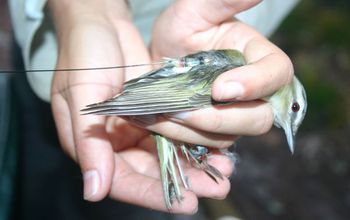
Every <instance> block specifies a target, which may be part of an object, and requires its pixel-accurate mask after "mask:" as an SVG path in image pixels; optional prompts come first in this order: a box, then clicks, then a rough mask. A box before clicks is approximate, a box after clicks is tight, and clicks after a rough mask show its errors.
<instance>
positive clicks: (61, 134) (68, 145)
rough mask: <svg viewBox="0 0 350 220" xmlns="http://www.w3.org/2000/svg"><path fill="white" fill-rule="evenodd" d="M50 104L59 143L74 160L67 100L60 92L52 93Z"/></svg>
mask: <svg viewBox="0 0 350 220" xmlns="http://www.w3.org/2000/svg"><path fill="white" fill-rule="evenodd" d="M51 106H52V113H53V117H54V120H55V125H56V129H57V131H58V132H57V134H58V138H59V140H60V144H61V146H62V148H63V149H64V151H65V152H66V153H67V154H68V155H69V156H70V157H72V158H73V159H74V160H76V154H75V148H74V138H73V136H72V134H73V129H72V121H71V115H70V111H69V107H68V105H67V102H66V100H65V99H64V98H63V97H62V95H61V94H60V93H53V95H52V99H51Z"/></svg>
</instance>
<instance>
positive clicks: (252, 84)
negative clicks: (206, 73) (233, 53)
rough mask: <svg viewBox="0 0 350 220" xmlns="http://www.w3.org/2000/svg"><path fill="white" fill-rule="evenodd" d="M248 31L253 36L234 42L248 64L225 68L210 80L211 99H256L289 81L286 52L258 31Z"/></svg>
mask: <svg viewBox="0 0 350 220" xmlns="http://www.w3.org/2000/svg"><path fill="white" fill-rule="evenodd" d="M237 26H239V27H241V28H242V29H243V28H245V29H247V30H241V31H245V32H255V31H254V30H251V28H249V27H247V26H246V25H242V24H240V25H237ZM235 28H238V27H235ZM250 35H253V36H255V37H250V38H249V39H250V40H249V41H247V42H243V43H242V42H240V43H237V45H236V46H238V47H242V48H241V49H243V53H244V56H245V58H246V60H247V63H248V65H245V66H242V67H240V68H236V69H233V70H230V71H227V72H225V73H223V74H221V75H220V76H219V77H218V78H217V79H216V80H215V81H214V83H213V87H212V96H213V98H214V99H215V100H218V101H226V100H233V99H234V100H253V99H260V98H263V97H266V96H269V95H271V94H272V93H274V92H276V91H277V90H278V89H279V88H281V87H282V86H284V85H286V84H288V83H290V82H291V80H292V78H293V74H294V69H293V65H292V62H291V60H290V59H289V58H288V56H287V55H286V54H285V53H284V52H283V51H281V50H280V49H278V48H277V47H276V46H274V45H273V44H272V43H271V42H269V41H268V40H267V39H266V38H264V37H262V36H261V35H260V34H258V33H253V34H250ZM237 40H238V39H237ZM241 41H242V40H241ZM239 44H244V45H239Z"/></svg>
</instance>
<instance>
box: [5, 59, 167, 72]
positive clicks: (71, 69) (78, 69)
mask: <svg viewBox="0 0 350 220" xmlns="http://www.w3.org/2000/svg"><path fill="white" fill-rule="evenodd" d="M168 62H169V61H166V60H165V61H158V62H153V63H142V64H131V65H125V66H107V67H91V68H64V69H36V70H35V69H34V70H0V73H39V72H53V71H55V72H64V71H93V70H108V69H121V68H130V67H141V66H149V65H154V64H164V63H168Z"/></svg>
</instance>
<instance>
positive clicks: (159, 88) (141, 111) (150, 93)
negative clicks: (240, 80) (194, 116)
mask: <svg viewBox="0 0 350 220" xmlns="http://www.w3.org/2000/svg"><path fill="white" fill-rule="evenodd" d="M231 68H232V67H224V68H222V67H217V68H215V67H212V68H208V67H206V66H203V65H198V66H195V67H192V68H191V69H190V70H188V71H185V72H181V71H180V72H176V71H174V70H173V69H172V68H167V67H166V68H161V69H159V70H157V71H153V72H151V73H149V74H146V75H144V76H142V77H139V78H136V79H133V80H130V81H128V82H126V83H125V85H124V90H123V92H122V93H121V94H118V95H117V96H115V97H113V98H111V99H109V100H106V101H104V102H100V103H96V104H92V105H88V106H87V107H86V108H85V109H83V110H82V112H83V114H98V115H146V114H157V113H169V112H178V111H189V110H194V109H198V108H201V107H205V106H210V105H211V104H212V99H211V84H212V81H213V80H214V79H215V78H216V77H217V76H218V75H219V74H221V73H223V72H225V71H227V70H228V69H231ZM194 76H196V77H194Z"/></svg>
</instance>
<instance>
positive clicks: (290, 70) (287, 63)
mask: <svg viewBox="0 0 350 220" xmlns="http://www.w3.org/2000/svg"><path fill="white" fill-rule="evenodd" d="M284 67H285V70H284V73H285V74H287V75H286V77H285V81H284V84H285V85H286V84H288V83H290V82H291V81H292V79H293V76H294V66H293V63H292V60H291V59H290V58H289V57H288V56H287V55H286V54H284Z"/></svg>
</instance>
